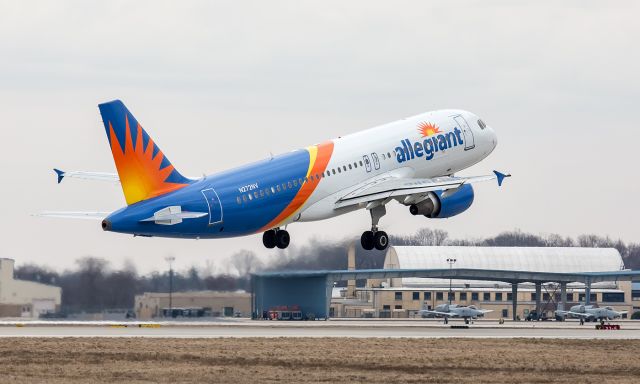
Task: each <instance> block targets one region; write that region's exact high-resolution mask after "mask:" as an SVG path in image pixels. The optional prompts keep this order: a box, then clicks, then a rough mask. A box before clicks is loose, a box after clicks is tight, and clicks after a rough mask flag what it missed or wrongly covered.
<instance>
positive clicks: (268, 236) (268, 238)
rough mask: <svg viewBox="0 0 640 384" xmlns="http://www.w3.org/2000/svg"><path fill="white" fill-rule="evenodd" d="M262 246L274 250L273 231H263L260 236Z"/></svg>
mask: <svg viewBox="0 0 640 384" xmlns="http://www.w3.org/2000/svg"><path fill="white" fill-rule="evenodd" d="M262 244H264V246H265V247H267V248H269V249H271V248H275V246H276V231H275V230H274V229H270V230H268V231H265V232H264V233H263V234H262Z"/></svg>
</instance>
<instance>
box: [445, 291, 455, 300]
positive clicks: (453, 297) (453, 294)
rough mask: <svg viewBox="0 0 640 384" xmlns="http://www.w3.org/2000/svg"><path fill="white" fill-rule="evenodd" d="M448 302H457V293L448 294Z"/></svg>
mask: <svg viewBox="0 0 640 384" xmlns="http://www.w3.org/2000/svg"><path fill="white" fill-rule="evenodd" d="M447 300H450V301H455V300H456V293H455V292H447Z"/></svg>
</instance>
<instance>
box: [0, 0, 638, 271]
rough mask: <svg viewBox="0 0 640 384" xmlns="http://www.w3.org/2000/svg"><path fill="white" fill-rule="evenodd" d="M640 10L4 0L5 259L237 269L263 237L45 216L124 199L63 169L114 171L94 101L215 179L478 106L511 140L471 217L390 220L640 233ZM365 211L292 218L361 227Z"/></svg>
mask: <svg viewBox="0 0 640 384" xmlns="http://www.w3.org/2000/svg"><path fill="white" fill-rule="evenodd" d="M638 4H640V3H638V2H635V1H606V2H605V1H571V2H560V1H550V2H514V1H486V0H483V1H442V2H429V1H415V2H409V1H393V2H391V1H389V2H376V1H370V0H369V1H326V0H325V1H287V2H285V1H268V2H267V1H256V2H247V1H229V2H213V1H201V2H196V1H179V2H178V1H174V2H162V1H149V2H145V1H135V2H130V3H125V2H118V1H109V2H105V1H100V2H97V1H96V2H92V1H56V2H52V1H41V2H35V1H4V0H1V1H0V124H1V125H2V126H1V127H0V164H1V165H0V167H1V179H0V180H1V184H2V189H1V192H0V193H1V194H2V219H0V234H1V235H0V236H1V238H2V241H0V257H11V258H15V259H16V260H17V263H18V264H23V263H26V262H36V263H41V264H46V265H48V266H51V267H54V268H57V269H63V268H69V267H72V266H73V262H74V260H75V259H77V258H79V257H82V256H85V255H93V256H97V257H103V258H105V259H108V260H110V261H111V262H112V265H113V266H115V267H119V266H121V265H122V263H123V262H124V261H125V260H127V259H128V260H131V261H133V262H134V263H135V264H136V265H137V266H138V268H139V271H140V272H147V271H150V270H152V269H154V268H164V266H165V265H166V263H165V262H164V257H166V256H167V255H174V256H175V257H176V259H177V260H176V263H177V265H178V268H184V267H186V266H187V265H191V264H195V265H199V266H202V265H205V263H206V262H207V260H209V263H212V264H213V265H214V268H217V269H219V270H224V269H225V268H226V265H227V259H228V257H229V256H230V255H231V254H233V253H234V252H235V251H237V250H238V249H241V248H246V249H252V250H255V251H256V252H257V253H258V254H259V255H261V256H262V257H267V256H269V255H270V256H271V257H282V251H273V250H271V251H267V250H264V249H263V248H262V242H261V237H260V235H255V236H250V237H246V238H238V239H228V240H200V241H195V240H171V239H159V238H152V239H148V238H133V237H130V236H127V235H120V234H114V233H105V232H103V231H102V230H101V229H100V223H99V222H92V221H62V220H54V219H38V218H33V217H31V216H30V214H32V213H35V212H38V211H41V210H98V211H102V210H115V209H117V208H119V207H121V206H123V205H124V204H125V202H124V197H123V195H122V191H121V189H120V187H119V186H117V185H109V184H104V183H100V182H83V181H77V180H68V181H66V182H64V183H62V184H61V185H57V184H56V181H55V175H54V173H53V171H52V170H51V169H52V168H53V167H59V168H62V169H68V170H92V171H105V172H114V171H115V166H114V164H113V160H112V157H111V154H110V151H109V147H108V144H107V139H106V136H105V132H104V128H103V127H102V124H101V120H100V116H99V113H98V109H97V104H98V103H100V102H104V101H108V100H112V99H115V98H119V99H122V100H123V101H124V102H125V103H126V104H127V106H128V107H129V109H130V110H131V111H132V112H133V114H134V115H135V116H136V117H137V119H138V120H139V121H140V123H141V124H142V125H143V126H144V127H145V129H146V130H147V131H148V132H149V133H150V135H151V136H152V137H153V138H154V139H155V141H156V142H157V143H158V144H159V146H160V147H161V148H162V150H163V151H164V153H165V154H166V155H167V157H168V158H169V159H170V160H171V161H172V162H173V164H174V165H175V166H176V167H177V168H178V169H180V171H181V172H182V173H183V174H187V175H200V174H202V173H207V174H209V173H213V172H218V171H221V170H224V169H226V168H229V167H233V166H237V165H240V164H242V163H245V162H250V161H255V160H259V159H262V158H264V157H267V156H268V155H269V152H273V153H278V152H285V151H289V150H292V149H295V148H299V147H304V146H307V145H310V144H313V143H317V142H320V141H323V140H325V139H328V138H331V137H336V136H339V135H344V134H348V133H352V132H356V131H358V130H361V129H366V128H368V127H371V126H374V125H378V124H382V123H386V122H390V121H393V120H397V119H401V118H403V117H406V116H410V115H415V114H418V113H421V112H426V111H429V110H434V109H439V108H461V109H467V110H470V111H472V112H474V113H476V114H478V115H479V116H481V117H482V118H483V119H484V120H485V121H486V122H487V123H488V124H490V125H491V126H493V128H494V129H495V130H496V132H497V134H498V142H499V143H498V147H497V149H496V150H495V151H494V153H493V154H492V155H491V156H490V157H489V158H488V159H486V160H485V161H483V162H482V163H480V164H478V165H476V166H474V167H473V168H471V169H468V170H466V171H465V172H464V173H461V175H462V174H464V175H477V174H485V173H487V172H490V171H491V170H493V169H499V170H503V171H507V172H511V173H512V174H513V175H514V177H513V178H512V179H510V180H508V182H506V183H505V185H504V187H503V188H501V189H498V188H497V187H496V186H495V185H493V184H484V185H480V186H478V187H477V188H476V200H475V203H474V205H473V206H472V208H471V209H470V210H469V211H467V212H466V213H464V214H462V215H460V216H457V217H455V218H452V219H448V220H442V221H439V220H428V219H426V218H424V217H414V216H411V215H410V214H409V213H408V210H407V209H406V208H405V207H403V206H400V205H399V204H396V203H392V204H390V206H389V209H388V214H387V216H385V217H384V218H383V219H382V220H381V227H382V228H383V229H384V230H386V231H387V232H389V233H393V234H404V233H412V232H414V231H415V230H416V229H417V228H420V227H422V226H430V227H431V228H441V229H445V230H447V231H449V232H450V234H451V235H452V236H453V237H466V236H471V237H480V236H488V235H493V234H496V233H498V232H500V231H503V230H510V229H514V228H520V229H522V230H524V231H531V232H534V233H552V232H553V233H560V234H562V235H571V236H575V235H577V234H581V233H597V234H600V235H609V236H611V237H614V238H622V239H623V240H626V241H635V242H638V241H640V233H639V231H638V227H639V226H638V217H639V216H640V215H639V213H640V205H639V204H638V196H639V194H640V181H639V179H640V178H639V177H638V160H639V157H640V156H639V151H640V147H638V144H640V133H639V129H638V114H637V111H638V103H639V102H640V75H639V74H638V72H639V71H638V69H639V68H640V53H639V52H640V50H639V49H638V41H640V24H639V23H638V22H637V16H638V15H639V14H640V6H639V5H638ZM369 226H370V219H369V216H368V214H367V212H366V211H358V212H355V213H351V214H348V215H346V216H341V217H338V218H335V219H332V220H328V221H323V222H316V223H301V224H294V225H292V226H290V227H289V228H288V229H289V232H290V234H291V236H292V245H293V246H301V245H304V244H305V241H306V240H307V239H309V238H310V237H312V236H319V237H321V238H323V239H328V240H330V239H341V238H343V237H344V236H354V237H359V236H360V234H361V232H362V231H363V230H366V229H368V227H369Z"/></svg>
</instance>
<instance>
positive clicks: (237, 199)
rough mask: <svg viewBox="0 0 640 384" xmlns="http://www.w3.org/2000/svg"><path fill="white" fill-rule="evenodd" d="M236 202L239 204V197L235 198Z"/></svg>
mask: <svg viewBox="0 0 640 384" xmlns="http://www.w3.org/2000/svg"><path fill="white" fill-rule="evenodd" d="M236 201H237V202H238V204H240V196H238V197H236Z"/></svg>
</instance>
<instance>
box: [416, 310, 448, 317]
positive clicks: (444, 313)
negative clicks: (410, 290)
mask: <svg viewBox="0 0 640 384" xmlns="http://www.w3.org/2000/svg"><path fill="white" fill-rule="evenodd" d="M420 314H421V315H423V314H425V315H438V316H445V317H455V316H457V315H456V314H455V313H453V312H440V311H427V310H424V309H423V310H422V311H420Z"/></svg>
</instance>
